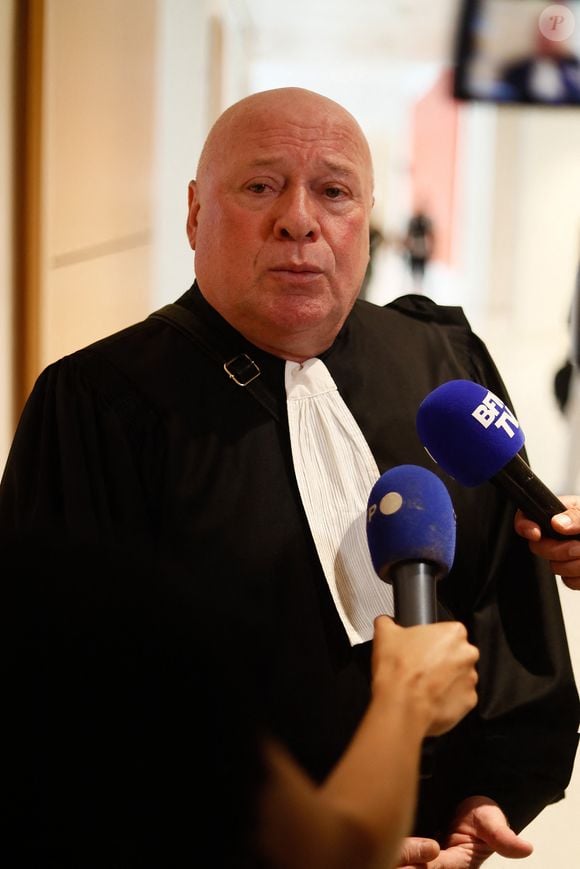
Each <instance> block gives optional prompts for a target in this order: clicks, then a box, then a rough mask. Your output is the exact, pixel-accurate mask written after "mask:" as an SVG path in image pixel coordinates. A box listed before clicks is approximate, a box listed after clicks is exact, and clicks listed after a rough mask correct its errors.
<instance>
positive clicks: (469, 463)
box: [417, 380, 580, 540]
mask: <svg viewBox="0 0 580 869" xmlns="http://www.w3.org/2000/svg"><path fill="white" fill-rule="evenodd" d="M417 432H418V434H419V437H420V439H421V442H422V443H423V446H424V447H425V449H426V450H427V452H428V453H429V455H430V456H431V458H432V459H433V460H434V461H435V462H436V463H437V464H438V465H439V466H440V467H441V468H443V470H444V471H446V472H447V473H448V474H449V475H450V476H451V477H453V478H454V479H455V480H457V482H459V483H462V484H463V485H464V486H478V485H480V484H481V483H484V482H486V481H490V482H491V483H493V484H494V485H496V486H498V487H499V488H500V489H502V490H503V491H504V492H505V493H506V495H507V496H508V498H510V499H511V500H512V501H513V502H514V503H515V504H516V506H517V507H519V508H520V509H521V510H522V511H523V512H524V513H525V514H526V516H528V517H529V518H530V519H532V520H533V521H534V522H536V523H537V524H538V525H539V526H540V528H541V531H542V534H545V535H547V536H549V537H552V538H557V539H560V538H561V539H567V540H569V539H573V538H571V537H570V536H569V535H561V534H558V532H556V531H555V530H554V528H553V527H552V524H551V518H552V516H555V515H556V514H558V513H562V512H564V511H565V510H566V506H565V504H563V502H562V501H560V499H559V498H557V497H556V495H554V494H553V493H552V492H551V491H550V490H549V489H548V487H547V486H545V485H544V483H542V481H541V480H540V479H538V477H536V475H535V474H534V472H533V471H532V470H531V468H530V467H529V465H528V464H527V463H526V462H525V461H524V459H523V458H522V457H521V456H520V455H519V451H520V450H521V448H522V447H523V445H524V433H523V431H522V429H521V427H520V425H519V423H518V421H517V419H516V418H515V416H514V415H513V413H512V412H511V410H510V409H509V408H508V407H507V406H506V405H505V404H504V402H503V401H501V399H499V398H498V397H497V396H496V395H494V394H493V392H490V390H488V389H487V388H486V387H485V386H481V385H480V384H478V383H474V382H472V381H470V380H449V381H448V382H447V383H443V384H441V386H438V387H437V388H436V389H434V390H433V391H432V392H431V393H429V395H428V396H427V397H426V398H425V399H424V400H423V401H422V402H421V404H420V406H419V410H418V412H417ZM577 539H580V536H579V537H578V538H577Z"/></svg>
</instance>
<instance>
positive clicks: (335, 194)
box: [324, 187, 343, 199]
mask: <svg viewBox="0 0 580 869" xmlns="http://www.w3.org/2000/svg"><path fill="white" fill-rule="evenodd" d="M324 193H325V195H326V196H327V197H328V198H329V199H338V198H339V196H342V194H343V191H342V190H341V189H340V187H326V188H325V190H324Z"/></svg>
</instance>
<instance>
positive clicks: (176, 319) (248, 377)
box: [149, 302, 280, 422]
mask: <svg viewBox="0 0 580 869" xmlns="http://www.w3.org/2000/svg"><path fill="white" fill-rule="evenodd" d="M149 317H151V318H153V319H156V320H163V321H164V322H165V323H168V324H169V325H170V326H173V327H174V328H175V329H178V330H179V331H180V332H181V333H182V334H183V335H186V336H187V337H188V338H189V339H191V340H193V341H194V342H195V343H196V344H197V345H198V346H199V347H201V349H202V350H203V351H204V352H205V353H206V355H207V356H209V357H210V359H213V361H214V362H216V364H218V365H219V366H220V367H221V368H223V371H224V373H225V374H227V376H228V377H229V378H230V380H232V381H233V383H235V384H236V385H237V386H240V387H242V388H243V389H246V390H247V391H248V392H249V393H250V394H251V395H252V396H253V398H255V399H256V401H258V402H259V403H260V404H261V405H262V407H264V408H265V409H266V410H267V411H268V413H269V414H270V415H271V416H273V417H274V419H275V420H276V421H277V422H279V421H280V417H279V414H278V408H277V407H276V401H275V398H274V396H273V395H272V394H271V393H270V391H269V390H268V387H267V386H266V384H265V383H264V381H263V379H262V378H261V377H260V374H261V371H260V367H259V365H258V364H257V363H256V362H254V360H253V359H251V358H250V356H248V354H247V353H246V352H241V353H240V352H239V348H233V347H231V346H229V347H226V346H225V344H224V343H223V342H222V343H221V344H220V340H219V337H221V336H219V337H218V336H212V341H211V342H210V341H209V340H208V336H207V333H206V331H205V329H204V327H203V326H202V325H201V324H200V322H199V320H198V319H197V317H196V316H195V314H194V313H193V312H192V311H190V310H189V309H188V308H185V307H184V306H183V305H178V304H176V303H175V302H173V303H171V304H169V305H164V306H163V307H162V308H159V309H158V310H157V311H153V313H152V314H150V315H149ZM214 338H215V343H214Z"/></svg>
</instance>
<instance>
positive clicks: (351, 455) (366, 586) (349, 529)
mask: <svg viewBox="0 0 580 869" xmlns="http://www.w3.org/2000/svg"><path fill="white" fill-rule="evenodd" d="M285 381H286V398H287V407H288V423H289V426H290V442H291V446H292V457H293V461H294V471H295V474H296V479H297V481H298V488H299V490H300V496H301V498H302V503H303V505H304V510H305V512H306V516H307V518H308V523H309V525H310V530H311V532H312V536H313V538H314V542H315V544H316V549H317V551H318V556H319V558H320V562H321V564H322V568H323V570H324V574H325V576H326V580H327V582H328V587H329V589H330V593H331V594H332V598H333V600H334V603H335V605H336V608H337V610H338V614H339V616H340V618H341V620H342V623H343V625H344V627H345V630H346V632H347V634H348V637H349V639H350V642H351V644H352V645H356V644H357V643H362V642H365V641H366V640H370V639H371V638H372V636H373V621H374V619H375V618H376V616H377V615H380V614H381V613H387V614H388V615H393V612H394V609H393V593H392V589H391V587H390V586H389V585H387V584H386V583H384V582H383V581H382V580H380V579H379V578H378V576H377V575H376V573H375V571H374V569H373V565H372V562H371V557H370V554H369V549H368V544H367V537H366V509H367V502H368V497H369V494H370V491H371V489H372V487H373V486H374V484H375V483H376V481H377V480H378V478H379V476H380V475H379V470H378V468H377V464H376V462H375V460H374V457H373V455H372V453H371V451H370V449H369V446H368V444H367V442H366V440H365V439H364V436H363V434H362V432H361V430H360V428H359V427H358V425H357V423H356V421H355V419H354V417H353V415H352V414H351V412H350V410H349V409H348V407H347V406H346V404H345V403H344V401H343V400H342V398H341V396H340V394H339V392H338V389H337V386H336V383H335V382H334V380H333V379H332V377H331V375H330V372H329V371H328V369H327V367H326V365H325V364H324V362H322V360H321V359H308V360H307V361H306V362H304V363H302V364H300V363H298V362H286V372H285Z"/></svg>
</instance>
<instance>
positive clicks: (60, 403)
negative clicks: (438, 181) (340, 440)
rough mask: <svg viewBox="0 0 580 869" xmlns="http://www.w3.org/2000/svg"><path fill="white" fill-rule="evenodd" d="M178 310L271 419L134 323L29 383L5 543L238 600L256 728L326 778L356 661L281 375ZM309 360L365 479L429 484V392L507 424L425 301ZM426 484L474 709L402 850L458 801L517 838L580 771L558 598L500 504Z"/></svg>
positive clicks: (448, 610) (187, 352) (377, 315)
mask: <svg viewBox="0 0 580 869" xmlns="http://www.w3.org/2000/svg"><path fill="white" fill-rule="evenodd" d="M179 304H180V305H182V306H184V307H186V308H188V309H190V310H191V311H193V312H194V313H195V316H196V318H197V320H198V322H199V323H200V324H202V326H201V328H202V329H203V331H204V333H205V334H206V335H207V338H208V340H209V341H210V342H211V340H212V336H213V335H216V336H218V335H219V336H220V342H221V343H222V344H226V345H227V346H228V348H231V356H232V357H233V356H235V355H236V354H238V353H240V352H246V353H248V355H249V356H250V357H251V359H252V360H253V361H254V362H255V363H256V364H257V365H258V366H259V368H260V370H261V374H260V378H261V382H262V384H263V385H264V386H265V387H266V388H267V390H268V392H269V394H270V395H271V396H273V402H274V406H275V411H276V415H277V417H278V419H276V418H275V415H274V414H273V413H271V412H269V411H268V409H266V408H265V407H264V406H263V405H262V404H261V403H260V402H259V401H256V400H255V398H254V397H253V396H252V395H251V394H249V392H248V390H247V389H246V388H244V387H240V386H238V385H236V384H235V383H234V382H233V381H232V380H231V379H230V378H229V377H228V376H227V374H226V373H225V372H224V370H223V367H222V365H221V364H218V362H216V361H215V360H214V359H212V358H210V357H209V356H208V355H207V354H206V353H205V352H204V350H202V349H201V348H200V347H199V346H198V345H197V344H196V342H194V341H192V340H191V339H190V338H188V337H187V336H186V335H184V334H182V333H181V332H179V331H177V330H176V329H174V328H173V327H172V326H171V325H168V324H167V323H165V322H162V321H160V320H159V319H155V318H147V319H146V320H145V321H143V322H141V323H138V324H136V325H134V326H131V327H129V328H128V329H125V330H123V331H121V332H119V333H117V334H115V335H113V336H110V337H108V338H105V339H104V340H102V341H99V342H97V343H95V344H94V345H91V346H90V347H88V348H85V349H83V350H81V351H79V352H77V353H74V354H72V355H71V356H68V357H66V358H64V359H62V360H60V361H59V362H57V363H55V364H53V365H51V366H49V367H48V368H47V369H46V370H45V371H44V372H43V373H42V374H41V376H40V377H39V379H38V381H37V383H36V385H35V388H34V390H33V392H32V394H31V396H30V399H29V401H28V403H27V405H26V407H25V410H24V412H23V414H22V418H21V421H20V424H19V427H18V430H17V433H16V436H15V439H14V442H13V446H12V449H11V452H10V455H9V459H8V462H7V466H6V469H5V473H4V476H3V480H2V484H1V489H0V529H2V530H3V531H4V532H30V531H33V532H34V531H38V532H42V533H44V534H50V535H54V536H56V537H57V538H63V537H69V538H70V539H73V540H75V541H79V540H80V541H87V542H91V543H92V542H99V541H103V542H113V543H114V544H119V545H123V546H128V547H135V548H136V549H138V550H139V551H140V552H141V553H143V552H144V553H150V555H151V557H152V558H153V557H154V556H155V554H156V553H157V552H159V551H162V550H167V549H170V548H173V549H174V550H176V551H183V552H184V553H186V555H184V557H187V559H188V569H189V570H190V572H191V583H192V584H198V583H203V584H204V585H205V586H208V587H210V588H213V589H214V590H215V595H216V598H217V599H218V600H219V598H220V596H224V599H228V600H230V601H233V600H236V601H237V602H238V604H239V606H240V607H241V612H245V613H246V614H247V616H248V623H249V624H252V625H253V627H252V628H251V630H252V631H253V630H259V631H260V632H261V636H262V642H263V643H264V648H265V649H266V650H267V651H266V652H265V654H264V655H263V656H262V657H261V660H260V670H259V674H258V675H259V681H260V688H261V691H262V696H263V699H264V707H265V709H266V710H267V716H268V724H269V726H270V727H271V729H272V730H273V731H274V732H275V733H277V734H278V735H279V736H280V737H281V738H282V739H284V740H285V741H286V742H287V744H288V746H289V747H290V749H291V750H292V752H293V753H294V755H295V757H296V758H297V760H298V761H299V762H300V763H302V764H303V765H304V766H305V767H306V769H307V770H309V772H310V773H311V774H312V775H313V776H315V777H316V778H322V777H323V776H324V775H325V774H326V773H327V772H328V770H329V769H330V767H331V766H332V764H333V763H334V762H335V761H336V760H337V758H338V757H339V755H340V753H341V752H342V751H343V750H344V748H345V746H346V744H347V743H348V741H349V738H350V736H351V734H352V732H353V729H354V728H355V726H356V724H357V722H358V721H359V719H360V716H361V714H362V712H363V710H364V708H365V706H366V704H367V701H368V697H369V672H368V657H369V646H370V644H368V643H367V644H362V645H360V646H356V647H354V648H351V646H350V644H349V642H348V640H347V638H346V634H345V632H344V630H343V627H342V624H341V622H340V620H339V618H338V615H337V613H336V611H335V609H334V606H333V603H332V600H331V597H330V593H329V591H328V588H327V585H326V582H325V579H324V575H323V573H322V570H321V567H320V563H319V561H318V557H317V554H316V550H315V547H314V543H313V540H312V537H311V534H310V531H309V528H308V523H307V520H306V517H305V514H304V511H303V508H302V504H301V501H300V496H299V493H298V489H297V485H296V481H295V477H294V471H293V465H292V457H291V451H290V443H289V436H288V430H287V423H286V412H285V394H284V362H283V361H282V360H280V359H277V358H274V357H272V356H270V355H268V354H266V353H264V352H262V351H260V350H258V349H257V348H255V347H253V346H252V345H249V344H248V343H247V342H246V341H245V340H244V339H243V338H242V336H240V335H238V333H236V332H235V331H234V330H233V329H232V328H231V327H230V326H229V325H228V324H227V323H225V322H224V321H223V320H222V318H221V317H220V316H219V315H218V314H217V313H216V312H215V311H214V310H213V309H212V308H210V306H209V305H207V303H206V302H205V300H204V299H203V297H202V296H201V294H200V292H199V289H198V288H197V286H196V285H194V286H193V287H192V288H191V289H190V290H189V291H188V292H187V293H185V294H184V295H183V296H182V297H181V299H179ZM322 358H323V359H324V362H325V364H326V365H327V367H328V369H329V371H330V373H331V375H332V377H333V378H334V380H335V382H336V384H337V386H338V388H339V391H340V393H341V395H342V397H343V399H344V400H345V402H346V404H347V405H348V407H349V408H350V410H351V412H352V413H353V415H354V417H355V419H356V420H357V422H358V424H359V426H360V428H361V429H362V432H363V434H364V435H365V437H366V439H367V441H368V443H369V445H370V448H371V450H372V452H373V454H374V456H375V459H376V461H377V465H378V467H379V471H380V472H381V473H382V472H383V471H384V470H386V469H388V468H390V467H392V466H395V465H398V464H403V463H414V464H418V465H424V466H425V467H428V468H429V469H430V470H433V471H435V472H436V473H439V471H438V469H437V468H436V467H435V466H434V465H433V463H432V462H431V460H430V459H429V457H428V456H427V454H426V453H425V451H424V449H423V447H422V445H421V443H420V442H419V440H418V437H417V434H416V430H415V416H416V412H417V408H418V405H419V403H420V401H421V400H422V399H423V398H424V397H425V396H426V395H427V394H428V393H429V392H430V391H431V390H432V389H434V388H435V387H436V386H437V385H439V384H440V383H442V382H444V381H446V380H450V379H454V378H467V379H471V380H474V381H477V382H479V383H482V384H484V385H485V386H487V387H488V388H489V389H491V390H492V391H493V392H494V393H495V394H496V395H498V396H499V397H500V398H503V399H504V400H505V401H506V402H507V403H508V404H509V405H510V406H511V401H510V399H509V396H508V395H507V393H506V389H505V386H504V384H503V383H502V381H501V378H500V376H499V374H498V372H497V370H496V367H495V365H494V363H493V361H492V360H491V359H490V357H489V354H488V352H487V350H486V348H485V346H484V345H483V344H482V342H481V341H480V340H479V339H478V338H477V337H476V336H475V335H474V334H473V333H472V331H471V329H470V327H469V325H468V323H467V321H466V320H465V318H464V316H463V313H462V312H461V310H460V309H459V308H446V307H440V306H437V305H435V304H434V303H432V302H430V300H428V299H427V298H425V297H422V296H409V297H403V298H401V299H399V300H397V301H396V302H393V303H391V304H390V305H387V306H385V307H382V308H381V307H377V306H375V305H372V304H370V303H368V302H365V301H363V300H359V301H357V302H356V303H355V306H354V308H353V311H352V312H351V314H350V316H349V318H348V319H347V322H346V324H345V326H344V327H343V329H342V331H341V333H340V334H339V335H338V337H337V339H336V340H335V342H334V344H333V345H332V347H331V348H330V349H329V350H328V351H327V352H325V353H324V354H323V355H322ZM224 361H227V360H224ZM512 409H513V408H512ZM516 412H517V411H516ZM441 476H442V479H443V480H444V482H445V484H446V485H447V487H448V489H449V491H450V494H451V497H452V499H453V502H454V505H455V510H456V514H457V551H456V558H455V562H454V566H453V568H452V570H451V572H450V574H449V576H448V577H447V578H446V579H445V580H443V581H442V582H441V583H440V584H439V589H438V592H439V598H440V605H441V617H442V618H445V617H453V618H457V619H460V620H462V621H463V622H464V623H465V624H466V625H467V627H468V630H469V634H470V638H471V640H472V642H474V643H475V644H476V645H477V646H478V647H479V649H480V652H481V660H480V665H479V673H480V682H479V698H480V699H479V704H478V707H477V709H476V710H475V711H474V712H473V713H471V714H470V715H469V716H468V717H467V718H466V719H465V720H464V721H463V722H462V723H461V724H460V725H459V726H458V727H457V728H455V729H454V730H453V731H452V732H451V733H450V734H448V735H446V736H444V737H441V738H439V739H438V740H437V741H436V744H435V750H434V755H433V757H432V758H431V760H430V762H431V770H430V774H429V775H428V776H427V777H426V778H425V779H424V781H423V782H422V787H421V796H420V806H419V811H418V818H417V830H416V832H417V833H418V834H421V835H436V836H439V837H440V836H441V835H443V832H444V829H445V826H446V824H447V823H448V821H449V817H450V815H451V813H452V812H453V809H454V807H455V806H456V804H457V803H458V801H459V800H460V799H462V798H463V797H465V796H469V795H473V794H483V795H486V796H488V797H491V798H493V799H495V800H497V802H498V803H499V804H500V806H501V807H502V808H503V810H504V811H505V813H506V815H507V817H508V819H509V822H510V824H511V825H512V827H513V828H514V829H516V830H519V829H521V828H523V827H524V826H525V825H526V824H527V823H528V822H529V821H530V820H531V819H532V818H533V817H534V816H535V815H536V814H537V813H538V812H540V811H541V810H542V808H543V807H544V806H546V805H547V804H548V803H550V802H553V801H556V800H558V799H560V798H561V797H562V796H563V792H564V789H565V787H566V786H567V783H568V781H569V778H570V775H571V772H572V767H573V761H574V756H575V751H576V744H577V728H578V718H579V711H578V696H577V692H576V687H575V684H574V680H573V675H572V669H571V664H570V659H569V653H568V648H567V642H566V637H565V632H564V626H563V620H562V614H561V609H560V603H559V598H558V592H557V587H556V581H555V578H554V577H553V576H552V575H551V574H550V572H549V570H548V567H547V565H546V564H545V563H543V562H542V561H540V560H538V559H536V558H535V557H533V556H532V555H531V554H530V552H529V550H528V546H527V544H526V542H525V541H523V540H521V539H520V538H519V537H518V536H517V535H516V534H515V532H514V531H513V514H514V508H513V506H512V505H511V504H510V503H509V502H507V500H506V499H505V498H504V496H503V495H502V493H501V492H499V491H498V490H497V489H496V488H495V487H493V486H492V485H490V484H485V485H483V486H479V487H477V488H476V489H466V488H463V487H461V486H459V485H457V484H455V483H454V481H452V480H451V479H449V478H448V477H446V476H445V475H444V474H443V473H441ZM329 509H332V505H331V504H329ZM256 622H259V627H258V628H257V627H256ZM248 642H249V643H250V642H252V638H251V636H250V628H249V633H248Z"/></svg>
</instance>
